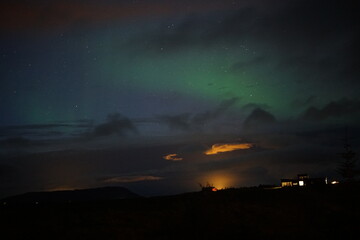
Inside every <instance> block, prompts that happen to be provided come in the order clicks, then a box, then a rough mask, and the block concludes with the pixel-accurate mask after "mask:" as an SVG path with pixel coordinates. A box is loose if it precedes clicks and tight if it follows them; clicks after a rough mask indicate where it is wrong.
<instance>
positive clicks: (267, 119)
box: [243, 108, 277, 131]
mask: <svg viewBox="0 0 360 240" xmlns="http://www.w3.org/2000/svg"><path fill="white" fill-rule="evenodd" d="M276 122H277V120H276V118H275V117H274V116H273V115H272V114H271V113H269V112H267V111H265V110H263V109H261V108H256V109H254V110H253V111H252V113H251V114H250V115H249V116H248V117H247V118H246V119H245V121H244V124H243V128H244V130H247V131H248V130H249V131H250V130H259V129H262V128H264V127H269V126H272V125H273V124H275V123H276Z"/></svg>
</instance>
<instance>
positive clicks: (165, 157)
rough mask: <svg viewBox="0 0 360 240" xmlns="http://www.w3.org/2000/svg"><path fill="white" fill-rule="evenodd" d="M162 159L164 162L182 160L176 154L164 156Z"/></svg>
mask: <svg viewBox="0 0 360 240" xmlns="http://www.w3.org/2000/svg"><path fill="white" fill-rule="evenodd" d="M163 158H164V159H165V160H168V161H181V160H183V158H182V157H179V156H178V155H177V154H176V153H172V154H168V155H166V156H164V157H163Z"/></svg>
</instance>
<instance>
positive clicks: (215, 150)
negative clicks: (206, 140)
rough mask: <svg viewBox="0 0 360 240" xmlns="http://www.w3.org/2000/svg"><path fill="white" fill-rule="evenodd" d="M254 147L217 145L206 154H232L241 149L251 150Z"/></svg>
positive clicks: (227, 144)
mask: <svg viewBox="0 0 360 240" xmlns="http://www.w3.org/2000/svg"><path fill="white" fill-rule="evenodd" d="M251 147H252V144H251V143H216V144H214V145H212V146H211V148H210V149H209V150H207V151H206V152H205V154H206V155H214V154H218V153H223V152H232V151H235V150H240V149H249V148H251Z"/></svg>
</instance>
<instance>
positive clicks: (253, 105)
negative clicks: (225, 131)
mask: <svg viewBox="0 0 360 240" xmlns="http://www.w3.org/2000/svg"><path fill="white" fill-rule="evenodd" d="M257 108H260V109H270V106H269V105H267V104H258V103H247V104H245V105H244V106H242V108H241V109H242V110H243V111H253V110H255V109H257Z"/></svg>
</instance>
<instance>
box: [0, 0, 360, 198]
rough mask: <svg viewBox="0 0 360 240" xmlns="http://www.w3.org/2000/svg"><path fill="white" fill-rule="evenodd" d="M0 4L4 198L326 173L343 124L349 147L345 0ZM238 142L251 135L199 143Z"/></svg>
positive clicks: (353, 35) (352, 42) (178, 188)
mask: <svg viewBox="0 0 360 240" xmlns="http://www.w3.org/2000/svg"><path fill="white" fill-rule="evenodd" d="M0 6H1V8H0V9H1V10H0V12H1V14H0V16H1V24H0V28H1V40H0V41H1V48H0V72H1V90H0V93H1V94H0V109H1V117H0V141H1V142H0V147H1V148H0V157H1V160H0V179H1V184H0V190H1V193H2V195H4V196H5V195H8V194H14V193H19V192H25V191H30V190H31V191H34V190H49V189H59V188H85V187H94V186H104V185H109V184H128V185H126V186H128V187H129V188H130V189H135V190H136V191H139V192H140V193H144V194H150V195H151V194H167V193H178V192H182V191H190V190H194V189H196V188H197V183H198V182H206V181H209V182H214V183H215V184H216V179H215V177H207V176H218V178H221V179H224V178H226V176H228V178H229V179H231V181H230V180H227V184H229V185H231V186H251V185H257V184H260V183H277V181H278V179H280V178H281V177H292V175H294V174H297V173H298V172H309V174H314V175H327V176H332V177H334V178H336V172H335V171H334V169H335V166H336V163H337V161H338V155H336V153H338V152H340V151H342V138H343V136H344V128H345V126H348V127H349V129H350V131H351V133H350V135H351V136H352V137H353V139H352V140H351V141H352V143H353V145H354V147H355V148H357V147H358V144H357V143H359V141H358V139H356V135H357V133H358V132H359V131H358V129H359V119H360V99H359V96H358V95H359V94H358V92H359V84H360V83H359V76H360V73H359V42H360V34H359V25H358V23H357V22H359V21H358V16H357V15H358V14H357V13H358V10H359V8H358V5H357V4H356V3H353V1H320V0H316V1H306V0H304V1H301V0H291V1H281V2H279V1H273V0H269V1H266V0H254V1H247V0H235V1H227V0H224V1H216V0H210V1H209V0H208V1H203V0H193V1H177V0H174V1H165V0H149V1H141V0H139V1H136V0H134V1H130V0H119V1H115V0H105V1H95V0H89V1H85V0H73V1H68V0H62V1H61V0H54V1H42V0H29V1H20V0H18V1H3V3H1V4H0ZM234 142H236V143H238V144H245V143H251V144H254V147H253V148H250V149H246V150H238V151H233V152H227V153H221V154H216V156H215V155H214V156H206V155H205V154H204V152H205V151H206V150H207V149H209V148H211V146H212V145H214V144H218V143H224V144H226V143H234ZM168 154H176V155H173V156H175V157H176V158H178V159H179V158H181V160H177V161H166V160H165V159H164V158H163V157H164V156H166V155H168ZM208 178H212V179H208ZM109 179H110V180H111V181H110V180H109ZM121 179H127V181H120V180H121ZM129 179H132V180H131V181H130V180H129ZM134 179H135V180H138V181H135V180H134ZM133 180H134V181H133ZM223 182H224V181H223Z"/></svg>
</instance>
